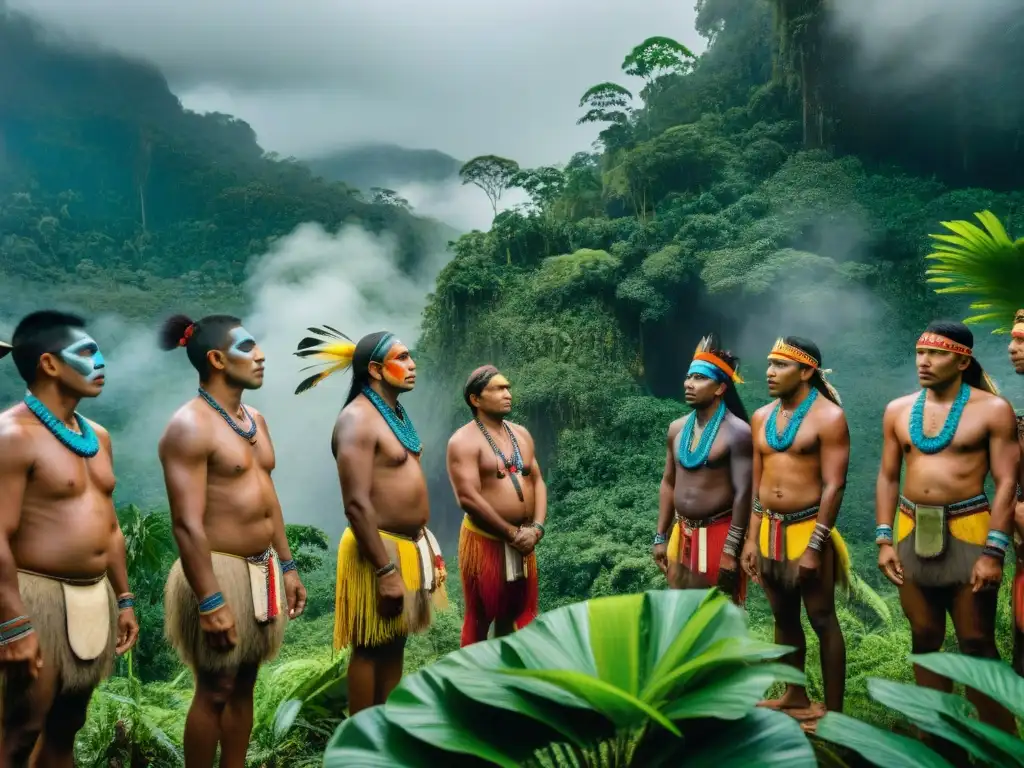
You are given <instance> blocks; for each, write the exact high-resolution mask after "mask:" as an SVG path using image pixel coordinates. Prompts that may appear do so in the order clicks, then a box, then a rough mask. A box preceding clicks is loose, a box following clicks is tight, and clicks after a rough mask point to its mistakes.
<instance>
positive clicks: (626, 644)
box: [587, 595, 648, 696]
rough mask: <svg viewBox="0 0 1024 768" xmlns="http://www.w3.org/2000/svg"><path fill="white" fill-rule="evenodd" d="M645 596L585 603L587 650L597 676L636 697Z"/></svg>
mask: <svg viewBox="0 0 1024 768" xmlns="http://www.w3.org/2000/svg"><path fill="white" fill-rule="evenodd" d="M646 604H647V600H646V596H645V595H621V596H618V597H608V598H605V599H603V600H591V601H589V602H588V604H587V608H588V620H589V623H590V649H591V652H592V653H593V655H594V664H595V666H596V667H597V675H598V677H599V678H600V679H601V680H603V681H605V682H606V683H608V684H610V685H613V686H615V687H616V688H619V689H621V690H623V691H625V692H626V693H628V694H630V695H632V696H636V693H637V690H638V688H639V686H640V675H641V674H643V673H644V672H646V669H642V668H641V665H642V664H643V659H642V658H641V655H640V643H641V641H642V640H646V639H647V637H646V632H644V633H642V634H641V631H638V630H641V628H642V627H643V626H644V625H645V624H646V623H647V621H646V619H647V618H648V611H645V610H644V608H645V607H646Z"/></svg>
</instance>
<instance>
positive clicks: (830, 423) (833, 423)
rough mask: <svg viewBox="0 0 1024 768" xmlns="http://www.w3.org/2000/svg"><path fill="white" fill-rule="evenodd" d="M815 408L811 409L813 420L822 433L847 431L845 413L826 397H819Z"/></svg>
mask: <svg viewBox="0 0 1024 768" xmlns="http://www.w3.org/2000/svg"><path fill="white" fill-rule="evenodd" d="M814 405H815V407H814V408H813V409H812V412H813V413H814V419H815V420H816V421H817V423H818V427H819V429H820V430H821V431H822V432H833V433H837V432H844V431H846V430H847V429H848V427H847V423H846V411H844V410H843V409H842V408H841V407H839V406H838V405H836V404H835V403H833V402H832V401H831V400H829V399H828V398H827V397H819V398H818V402H816V403H815V404H814Z"/></svg>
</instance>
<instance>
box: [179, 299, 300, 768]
mask: <svg viewBox="0 0 1024 768" xmlns="http://www.w3.org/2000/svg"><path fill="white" fill-rule="evenodd" d="M159 341H160V346H161V347H162V348H163V349H165V350H171V349H177V348H178V347H184V348H185V352H186V354H187V355H188V359H189V362H190V363H192V367H193V368H195V369H196V372H197V373H198V374H199V392H198V397H195V398H193V399H192V400H190V401H189V402H187V403H186V404H185V405H183V406H182V407H181V408H179V409H178V411H177V412H176V413H175V414H174V415H173V416H172V417H171V421H170V423H169V424H168V425H167V428H166V430H165V431H164V434H163V436H162V437H161V438H160V447H159V454H160V463H161V464H162V465H163V470H164V481H165V484H166V486H167V498H168V500H169V502H170V508H171V519H172V521H173V524H174V537H175V540H176V541H177V544H178V551H179V553H180V556H181V558H180V560H178V561H177V562H176V563H175V564H174V566H173V567H172V568H171V573H170V575H169V576H168V579H167V586H166V593H165V601H164V610H165V631H166V634H167V638H168V640H169V641H170V643H171V645H172V646H174V648H175V650H177V652H178V655H179V656H181V658H182V660H183V661H184V662H185V663H186V664H187V665H188V666H189V667H190V668H191V669H192V673H193V675H194V677H195V682H196V692H195V697H194V698H193V699H192V706H191V707H190V709H189V714H188V719H187V720H186V722H185V764H186V765H187V766H189V768H209V767H210V766H212V765H213V761H214V757H215V754H216V751H217V745H218V744H219V745H220V754H221V757H220V765H221V766H222V768H233V767H235V766H237V768H244V766H245V755H246V750H247V749H248V746H249V737H250V734H251V732H252V720H253V687H254V686H255V684H256V676H257V673H258V671H259V667H260V665H261V664H262V663H264V662H266V661H270V660H271V659H273V658H274V657H275V656H276V655H277V653H278V651H279V650H280V648H281V642H282V640H283V638H284V630H285V626H286V625H287V623H288V621H289V619H293V618H296V617H298V616H299V615H300V614H301V613H302V611H303V608H304V607H305V604H306V590H305V588H304V587H303V586H302V582H301V581H300V579H299V575H298V571H297V570H296V568H295V563H294V561H293V560H292V556H291V551H290V549H289V547H288V539H287V537H286V536H285V530H284V518H283V516H282V513H281V504H280V502H279V501H278V498H277V492H276V491H275V490H274V482H273V480H272V479H271V473H272V472H273V470H274V466H275V462H276V458H275V454H274V446H273V443H272V442H271V440H270V434H269V432H268V431H267V423H266V421H265V420H264V418H263V416H262V415H261V414H260V413H259V412H258V411H256V410H255V409H253V408H249V407H247V406H245V405H242V393H243V392H244V391H245V390H252V389H259V388H260V387H261V386H263V369H264V365H265V362H266V358H265V357H264V355H263V351H262V350H261V349H260V347H259V344H257V343H256V339H254V338H253V336H252V334H250V333H249V332H248V331H246V330H245V328H243V327H242V323H241V321H240V320H239V319H238V318H237V317H232V316H230V315H211V316H209V317H204V318H202V319H201V320H199V321H198V322H193V321H192V320H190V319H189V318H187V317H185V316H184V315H175V316H174V317H171V318H169V319H168V320H167V321H166V322H165V323H164V325H163V328H162V329H161V332H160V340H159Z"/></svg>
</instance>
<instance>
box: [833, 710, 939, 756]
mask: <svg viewBox="0 0 1024 768" xmlns="http://www.w3.org/2000/svg"><path fill="white" fill-rule="evenodd" d="M815 735H816V736H817V737H818V738H819V739H822V740H823V741H829V742H832V743H833V744H838V745H840V746H842V747H846V748H847V749H852V750H853V751H854V752H856V753H857V754H859V755H860V756H861V757H863V758H864V759H865V760H867V761H868V762H869V763H871V764H872V765H877V766H880V768H953V765H952V763H950V762H948V761H947V760H945V759H944V758H942V757H940V756H939V755H938V754H936V753H935V752H933V751H932V750H930V749H928V747H926V746H925V745H924V744H922V743H921V742H920V741H918V740H917V739H911V738H908V737H906V736H900V735H898V734H895V733H892V732H890V731H885V730H882V729H881V728H876V727H875V726H873V725H868V724H867V723H862V722H861V721H860V720H857V719H855V718H852V717H849V716H847V715H841V714H839V713H838V712H829V713H828V714H827V715H825V716H824V717H823V718H821V720H819V721H818V726H817V728H816V729H815Z"/></svg>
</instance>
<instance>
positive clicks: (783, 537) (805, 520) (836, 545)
mask: <svg viewBox="0 0 1024 768" xmlns="http://www.w3.org/2000/svg"><path fill="white" fill-rule="evenodd" d="M818 510H819V507H810V508H808V509H804V510H801V511H799V512H790V513H786V514H777V513H774V512H772V511H771V510H769V509H765V510H764V511H763V512H762V513H761V530H760V535H759V544H760V550H761V557H760V558H759V560H760V572H761V578H762V579H764V580H765V582H766V583H767V584H769V585H771V586H778V587H782V588H785V589H792V588H793V587H795V586H796V585H797V583H798V582H799V580H800V558H801V557H802V556H803V554H804V550H806V549H807V545H808V544H809V543H810V541H811V534H813V533H814V526H815V525H816V524H817V522H818ZM755 514H756V513H755ZM829 550H831V551H832V553H834V554H835V558H836V563H835V565H836V569H835V579H836V585H837V586H842V587H845V586H848V585H849V583H850V552H849V550H848V549H847V548H846V542H845V541H843V537H842V536H840V535H839V531H838V530H837V529H836V528H833V529H832V532H831V535H830V536H829V537H828V539H827V540H826V541H825V546H824V547H822V550H821V558H822V561H824V559H825V558H826V557H828V556H829V555H830V552H829Z"/></svg>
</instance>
